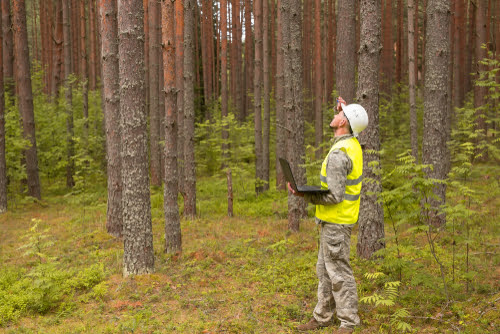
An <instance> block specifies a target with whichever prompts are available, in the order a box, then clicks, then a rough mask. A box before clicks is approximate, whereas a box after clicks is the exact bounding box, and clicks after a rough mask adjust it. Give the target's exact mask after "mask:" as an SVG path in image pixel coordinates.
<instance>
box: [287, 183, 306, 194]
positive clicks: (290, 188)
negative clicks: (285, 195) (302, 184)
mask: <svg viewBox="0 0 500 334" xmlns="http://www.w3.org/2000/svg"><path fill="white" fill-rule="evenodd" d="M286 185H287V187H288V190H290V192H291V193H292V194H294V195H295V196H299V197H304V194H303V193H299V192H296V191H295V190H293V188H292V186H290V182H287V183H286Z"/></svg>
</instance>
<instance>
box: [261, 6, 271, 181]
mask: <svg viewBox="0 0 500 334" xmlns="http://www.w3.org/2000/svg"><path fill="white" fill-rule="evenodd" d="M262 4H263V6H262V14H263V15H262V28H263V35H262V54H263V61H262V65H263V69H262V71H263V75H264V80H263V81H264V96H263V100H264V117H263V124H262V179H263V180H264V183H263V184H262V190H263V191H267V190H269V154H270V153H269V137H270V134H271V82H270V77H269V75H270V73H269V71H270V67H271V53H270V52H269V51H270V50H269V0H262Z"/></svg>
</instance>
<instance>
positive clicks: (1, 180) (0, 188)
mask: <svg viewBox="0 0 500 334" xmlns="http://www.w3.org/2000/svg"><path fill="white" fill-rule="evenodd" d="M0 27H2V15H0ZM2 43H3V34H1V33H0V45H3V44H2ZM3 84H4V80H3V57H2V55H1V54H0V213H4V212H5V211H7V162H6V161H7V159H6V156H5V90H4V85H3Z"/></svg>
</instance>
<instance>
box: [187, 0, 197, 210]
mask: <svg viewBox="0 0 500 334" xmlns="http://www.w3.org/2000/svg"><path fill="white" fill-rule="evenodd" d="M193 29H194V3H193V0H184V169H185V197H184V214H185V215H186V216H187V217H189V218H194V217H195V216H196V170H195V166H196V164H195V157H194V87H193V76H194V59H193V58H194V46H193V34H194V31H193Z"/></svg>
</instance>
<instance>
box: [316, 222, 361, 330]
mask: <svg viewBox="0 0 500 334" xmlns="http://www.w3.org/2000/svg"><path fill="white" fill-rule="evenodd" d="M320 226H321V233H320V246H319V252H318V262H317V264H316V274H317V275H318V280H319V283H318V303H317V304H316V307H315V308H314V312H313V316H314V318H315V319H316V320H317V321H318V322H319V323H320V324H324V325H327V324H328V323H329V322H330V321H331V320H332V317H333V314H334V313H335V312H336V313H337V318H338V319H339V320H340V327H341V328H343V327H345V328H353V327H356V326H358V325H359V324H360V320H359V316H358V293H357V291H356V281H355V280H354V276H353V273H352V269H351V265H350V263H349V252H350V243H351V231H352V227H353V225H341V224H328V223H324V222H321V221H320Z"/></svg>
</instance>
